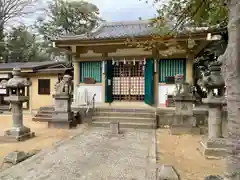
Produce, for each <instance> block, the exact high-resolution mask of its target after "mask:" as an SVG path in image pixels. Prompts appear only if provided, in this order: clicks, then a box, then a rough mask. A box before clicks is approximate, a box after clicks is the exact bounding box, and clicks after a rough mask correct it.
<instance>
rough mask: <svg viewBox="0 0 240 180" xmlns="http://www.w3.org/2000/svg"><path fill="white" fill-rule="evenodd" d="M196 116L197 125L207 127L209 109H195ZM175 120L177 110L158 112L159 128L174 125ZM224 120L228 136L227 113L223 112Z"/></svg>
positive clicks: (224, 129)
mask: <svg viewBox="0 0 240 180" xmlns="http://www.w3.org/2000/svg"><path fill="white" fill-rule="evenodd" d="M193 113H194V116H195V117H196V120H197V123H198V124H199V125H201V126H206V127H207V121H208V109H207V108H206V109H200V108H195V109H194V111H193ZM174 118H175V109H158V110H157V127H158V128H163V127H164V126H170V125H172V122H173V120H174ZM222 119H223V124H222V126H223V134H224V135H226V128H227V111H223V113H222Z"/></svg>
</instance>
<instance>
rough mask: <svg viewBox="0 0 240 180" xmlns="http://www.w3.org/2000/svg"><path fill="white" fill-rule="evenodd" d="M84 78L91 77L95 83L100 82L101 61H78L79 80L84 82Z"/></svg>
mask: <svg viewBox="0 0 240 180" xmlns="http://www.w3.org/2000/svg"><path fill="white" fill-rule="evenodd" d="M84 78H92V79H94V80H95V81H96V82H97V83H100V82H102V62H101V61H92V62H80V82H81V83H82V82H84Z"/></svg>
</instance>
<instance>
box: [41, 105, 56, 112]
mask: <svg viewBox="0 0 240 180" xmlns="http://www.w3.org/2000/svg"><path fill="white" fill-rule="evenodd" d="M39 110H40V111H54V107H52V106H45V107H40V109H39Z"/></svg>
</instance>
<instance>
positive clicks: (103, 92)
mask: <svg viewBox="0 0 240 180" xmlns="http://www.w3.org/2000/svg"><path fill="white" fill-rule="evenodd" d="M107 58H108V53H102V102H105V71H104V65H105V63H104V61H105V60H107Z"/></svg>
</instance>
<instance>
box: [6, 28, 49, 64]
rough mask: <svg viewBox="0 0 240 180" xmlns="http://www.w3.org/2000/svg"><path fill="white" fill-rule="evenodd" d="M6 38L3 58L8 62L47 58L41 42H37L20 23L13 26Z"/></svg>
mask: <svg viewBox="0 0 240 180" xmlns="http://www.w3.org/2000/svg"><path fill="white" fill-rule="evenodd" d="M6 38H7V40H6V45H5V49H6V51H5V56H7V57H5V58H7V59H8V62H16V61H43V60H47V56H46V55H45V53H44V51H43V49H42V47H41V43H39V42H37V39H36V36H35V35H34V34H32V33H31V32H29V31H28V29H27V27H25V26H23V25H21V26H19V27H17V28H13V29H12V31H11V32H10V33H9V34H8V35H7V37H6Z"/></svg>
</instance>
